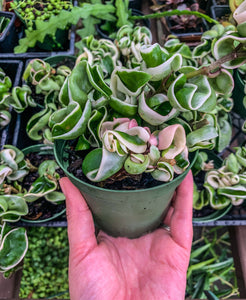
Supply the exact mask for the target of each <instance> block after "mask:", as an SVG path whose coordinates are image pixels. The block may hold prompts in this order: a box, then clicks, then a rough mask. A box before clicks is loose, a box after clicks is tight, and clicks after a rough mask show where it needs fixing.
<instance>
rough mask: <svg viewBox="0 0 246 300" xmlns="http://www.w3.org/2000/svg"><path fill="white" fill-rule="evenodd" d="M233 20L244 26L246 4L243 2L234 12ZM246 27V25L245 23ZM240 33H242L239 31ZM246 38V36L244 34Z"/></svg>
mask: <svg viewBox="0 0 246 300" xmlns="http://www.w3.org/2000/svg"><path fill="white" fill-rule="evenodd" d="M233 18H234V19H235V20H236V22H237V24H239V25H240V24H243V23H245V22H246V2H245V1H243V0H242V3H241V4H240V5H239V6H238V7H237V8H236V9H235V10H234V12H233ZM245 25H246V23H245ZM239 33H240V31H239ZM244 36H246V34H244Z"/></svg>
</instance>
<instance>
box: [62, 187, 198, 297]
mask: <svg viewBox="0 0 246 300" xmlns="http://www.w3.org/2000/svg"><path fill="white" fill-rule="evenodd" d="M191 182H192V181H191ZM62 187H63V188H64V184H62ZM184 187H185V185H183V188H184ZM186 188H187V185H186ZM189 188H191V185H189ZM65 189H66V188H65ZM70 190H71V188H70ZM65 194H66V193H65ZM191 195H192V193H191ZM77 196H78V195H77ZM80 197H81V196H80ZM177 197H178V195H177ZM177 197H176V198H177ZM73 199H74V198H73ZM189 206H190V205H188V203H187V207H185V208H184V207H183V210H184V212H185V213H186V212H187V211H188V210H189V211H190V210H191V208H190V207H189ZM68 208H69V207H68ZM180 208H181V207H180ZM71 210H72V208H71ZM81 213H82V211H79V214H80V217H81ZM83 213H84V216H85V219H86V220H85V219H84V221H83V226H84V230H83V232H82V233H81V236H82V237H81V236H80V237H79V236H78V235H79V232H77V233H76V234H77V236H75V234H74V232H75V227H74V226H73V225H75V224H73V223H75V222H73V221H74V220H71V219H69V218H68V234H69V243H70V258H69V281H70V283H69V285H70V294H71V299H72V300H77V299H99V300H104V299H106V300H111V299H119V300H120V299H124V300H125V299H134V300H137V299H141V300H142V299H151V300H152V299H167V300H168V299H175V300H179V299H180V300H181V299H182V300H183V299H184V292H185V285H186V271H187V267H188V263H189V255H190V246H191V240H192V223H191V212H190V213H189V214H187V213H186V214H184V215H181V211H180V210H179V209H176V206H175V208H171V209H170V211H169V214H168V216H167V217H166V219H165V223H166V224H168V225H170V227H171V232H168V231H166V230H164V229H161V228H160V229H157V230H155V231H154V232H152V233H150V234H147V235H144V236H142V237H140V238H138V239H132V240H130V239H127V238H113V237H110V236H108V235H107V234H105V233H104V232H99V234H98V236H97V239H96V237H95V235H94V226H93V222H92V217H91V215H90V212H89V210H88V207H87V206H86V205H85V206H84V207H83ZM68 214H69V210H68ZM187 216H188V218H187ZM177 218H178V219H177ZM80 219H81V218H80ZM77 221H78V220H77ZM180 225H182V226H184V227H185V228H186V231H183V230H182V229H181V228H180ZM76 226H78V224H76ZM85 226H86V228H85ZM77 229H78V227H77ZM77 231H78V230H77ZM79 231H82V229H80V230H79ZM174 291H175V293H174Z"/></svg>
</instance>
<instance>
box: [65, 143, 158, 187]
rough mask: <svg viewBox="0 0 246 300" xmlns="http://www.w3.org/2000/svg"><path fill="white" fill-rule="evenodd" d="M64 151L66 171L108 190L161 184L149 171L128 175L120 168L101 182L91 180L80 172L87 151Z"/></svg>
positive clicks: (71, 149)
mask: <svg viewBox="0 0 246 300" xmlns="http://www.w3.org/2000/svg"><path fill="white" fill-rule="evenodd" d="M66 151H67V152H68V154H69V158H68V161H69V167H68V172H70V173H72V174H73V175H74V176H75V177H76V178H78V179H80V180H82V181H84V182H86V183H88V184H91V185H94V186H98V187H101V188H104V189H110V190H139V189H147V188H151V187H155V186H158V185H161V184H163V182H162V181H158V180H155V179H154V178H153V177H152V176H151V174H150V173H143V174H139V175H130V174H129V173H127V172H126V171H125V170H124V169H121V170H120V171H119V172H118V173H116V174H115V175H113V176H111V177H110V178H108V179H106V180H104V181H102V182H92V181H90V180H89V179H88V178H87V177H86V176H85V175H84V173H83V172H82V162H83V157H85V155H86V154H87V153H85V152H82V151H75V150H74V149H73V147H71V148H70V150H68V149H67V150H66Z"/></svg>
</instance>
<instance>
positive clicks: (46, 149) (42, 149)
mask: <svg viewBox="0 0 246 300" xmlns="http://www.w3.org/2000/svg"><path fill="white" fill-rule="evenodd" d="M22 151H23V153H24V154H25V155H26V154H28V153H33V152H34V153H35V152H38V154H39V155H46V154H54V152H53V147H52V146H49V145H43V144H38V145H32V146H30V147H27V148H25V149H23V150H22ZM53 205H55V204H53ZM65 212H66V207H65V208H64V207H63V205H62V206H61V209H60V211H59V212H56V213H54V214H53V215H51V216H50V217H48V218H45V219H37V220H29V219H25V217H22V218H21V220H20V221H19V222H17V223H16V225H17V226H24V227H30V226H32V227H34V226H52V225H51V224H52V223H50V222H54V221H55V220H60V221H61V220H64V221H66V213H65ZM60 226H62V225H61V224H60ZM63 226H66V223H64V225H63Z"/></svg>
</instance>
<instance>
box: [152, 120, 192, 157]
mask: <svg viewBox="0 0 246 300" xmlns="http://www.w3.org/2000/svg"><path fill="white" fill-rule="evenodd" d="M185 148H186V134H185V130H184V127H183V126H182V125H180V124H175V125H170V126H168V127H166V128H164V129H162V130H161V131H160V132H159V133H158V149H159V150H164V151H163V153H162V157H165V158H166V159H173V158H175V156H177V155H178V154H180V153H181V152H183V151H184V149H185Z"/></svg>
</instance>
